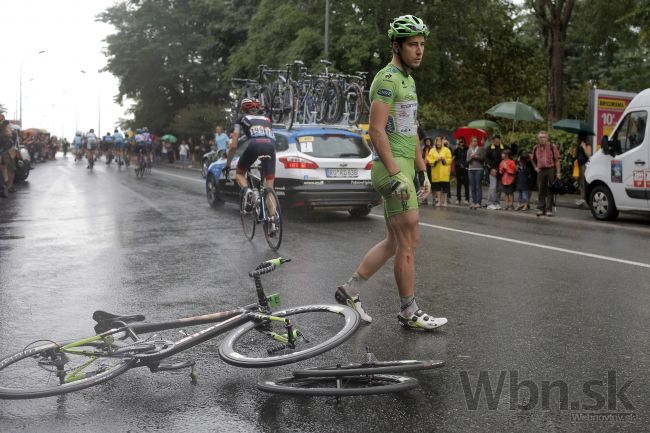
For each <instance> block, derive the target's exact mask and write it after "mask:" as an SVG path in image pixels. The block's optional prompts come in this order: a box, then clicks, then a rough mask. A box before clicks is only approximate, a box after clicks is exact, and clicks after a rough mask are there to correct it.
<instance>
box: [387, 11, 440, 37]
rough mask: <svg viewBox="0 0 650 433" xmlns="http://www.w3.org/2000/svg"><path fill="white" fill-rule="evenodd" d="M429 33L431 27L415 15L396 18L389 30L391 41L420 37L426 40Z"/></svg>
mask: <svg viewBox="0 0 650 433" xmlns="http://www.w3.org/2000/svg"><path fill="white" fill-rule="evenodd" d="M429 33H430V32H429V27H428V26H427V25H426V24H424V21H422V20H421V19H420V18H418V17H416V16H415V15H402V16H401V17H397V18H395V19H394V20H393V22H392V23H390V28H389V29H388V37H389V38H390V40H391V41H392V40H394V39H395V38H408V37H410V36H419V35H422V36H424V37H425V38H426V37H427V36H429Z"/></svg>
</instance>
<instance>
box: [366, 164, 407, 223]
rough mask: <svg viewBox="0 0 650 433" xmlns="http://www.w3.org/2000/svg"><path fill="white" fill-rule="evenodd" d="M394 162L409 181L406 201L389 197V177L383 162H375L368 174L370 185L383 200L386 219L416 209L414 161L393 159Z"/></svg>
mask: <svg viewBox="0 0 650 433" xmlns="http://www.w3.org/2000/svg"><path fill="white" fill-rule="evenodd" d="M395 162H396V163H397V165H398V166H399V168H400V170H401V171H402V173H404V175H406V177H407V178H408V179H409V181H410V183H409V198H408V200H405V201H403V200H401V199H399V198H395V197H392V196H391V195H390V191H388V181H389V177H390V176H389V175H388V170H386V166H384V163H383V162H381V161H375V163H374V164H373V165H372V171H371V172H370V176H371V179H372V185H373V186H374V187H375V189H376V190H377V191H378V192H379V193H380V194H381V196H382V197H383V199H384V217H385V218H386V219H388V218H390V217H392V216H394V215H397V214H400V213H402V212H408V211H411V210H417V209H418V198H417V194H416V193H417V191H416V190H415V185H414V184H413V178H414V177H415V161H414V160H413V159H411V158H400V157H395Z"/></svg>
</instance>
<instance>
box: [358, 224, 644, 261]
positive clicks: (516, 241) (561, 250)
mask: <svg viewBox="0 0 650 433" xmlns="http://www.w3.org/2000/svg"><path fill="white" fill-rule="evenodd" d="M370 216H372V217H374V218H381V219H384V217H383V215H376V214H370ZM420 225H421V226H422V227H429V228H432V229H438V230H446V231H449V232H455V233H462V234H465V235H470V236H477V237H481V238H487V239H494V240H498V241H503V242H510V243H512V244H517V245H525V246H529V247H535V248H541V249H545V250H551V251H558V252H560V253H566V254H573V255H576V256H583V257H590V258H593V259H599V260H606V261H609V262H616V263H623V264H626V265H631V266H638V267H640V268H648V269H650V263H642V262H635V261H632V260H625V259H619V258H616V257H609V256H603V255H600V254H592V253H585V252H583V251H576V250H569V249H567V248H560V247H554V246H551V245H544V244H538V243H534V242H526V241H520V240H517V239H510V238H504V237H501V236H494V235H487V234H485V233H478V232H471V231H469V230H460V229H453V228H451V227H444V226H439V225H435V224H429V223H423V222H420Z"/></svg>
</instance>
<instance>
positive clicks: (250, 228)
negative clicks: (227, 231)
mask: <svg viewBox="0 0 650 433" xmlns="http://www.w3.org/2000/svg"><path fill="white" fill-rule="evenodd" d="M252 195H253V194H252V193H250V194H249V196H248V197H243V198H242V203H240V204H239V216H240V218H241V227H242V229H244V236H246V239H248V240H249V241H251V240H253V237H254V236H255V226H256V225H257V215H258V212H259V203H257V202H255V203H249V204H248V206H247V205H246V204H245V203H244V202H245V201H249V202H251V201H252ZM250 207H252V209H250ZM247 208H249V209H247Z"/></svg>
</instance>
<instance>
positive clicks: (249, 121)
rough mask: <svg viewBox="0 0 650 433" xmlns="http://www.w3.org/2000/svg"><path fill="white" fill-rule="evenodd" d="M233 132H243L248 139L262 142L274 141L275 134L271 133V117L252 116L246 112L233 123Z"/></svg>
mask: <svg viewBox="0 0 650 433" xmlns="http://www.w3.org/2000/svg"><path fill="white" fill-rule="evenodd" d="M235 132H236V133H238V134H240V135H241V133H242V132H243V133H244V134H246V137H248V138H249V139H250V140H255V141H257V142H262V143H275V134H274V133H273V124H272V123H271V119H269V118H268V117H266V116H254V115H252V114H247V115H245V116H242V117H241V118H240V119H239V120H237V123H235Z"/></svg>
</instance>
